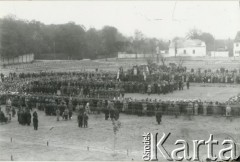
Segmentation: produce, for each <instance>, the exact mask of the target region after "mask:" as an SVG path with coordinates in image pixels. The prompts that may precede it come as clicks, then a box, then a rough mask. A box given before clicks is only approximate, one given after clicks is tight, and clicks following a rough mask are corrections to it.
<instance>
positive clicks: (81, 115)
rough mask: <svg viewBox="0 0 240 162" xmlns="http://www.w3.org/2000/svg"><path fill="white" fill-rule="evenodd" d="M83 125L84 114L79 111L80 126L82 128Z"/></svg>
mask: <svg viewBox="0 0 240 162" xmlns="http://www.w3.org/2000/svg"><path fill="white" fill-rule="evenodd" d="M82 126H83V114H82V113H79V114H78V127H81V128H82Z"/></svg>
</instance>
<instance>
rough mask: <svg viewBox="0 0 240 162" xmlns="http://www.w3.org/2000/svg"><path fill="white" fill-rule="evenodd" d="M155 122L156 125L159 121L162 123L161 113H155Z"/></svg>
mask: <svg viewBox="0 0 240 162" xmlns="http://www.w3.org/2000/svg"><path fill="white" fill-rule="evenodd" d="M156 121H157V123H158V124H160V123H161V121H162V113H161V111H157V112H156Z"/></svg>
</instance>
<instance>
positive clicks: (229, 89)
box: [125, 84, 240, 102]
mask: <svg viewBox="0 0 240 162" xmlns="http://www.w3.org/2000/svg"><path fill="white" fill-rule="evenodd" d="M219 86H220V85H219ZM238 93H240V85H235V86H234V85H225V86H224V87H223V86H222V87H217V86H216V87H215V86H211V84H205V85H204V84H202V86H199V85H198V84H192V86H191V87H190V89H189V90H187V89H186V88H185V89H184V91H174V92H173V93H168V94H166V95H157V94H151V95H150V96H148V95H146V94H137V93H136V94H126V95H125V97H131V98H137V99H145V98H151V99H157V100H159V99H161V100H194V99H200V100H202V101H219V102H225V101H227V100H228V99H229V98H230V97H233V96H236V95H237V94H238Z"/></svg>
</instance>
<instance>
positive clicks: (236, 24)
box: [0, 0, 240, 40]
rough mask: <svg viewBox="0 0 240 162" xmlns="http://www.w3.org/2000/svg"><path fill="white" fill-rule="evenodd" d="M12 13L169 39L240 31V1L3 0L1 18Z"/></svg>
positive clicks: (230, 34)
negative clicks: (195, 31) (194, 31)
mask: <svg viewBox="0 0 240 162" xmlns="http://www.w3.org/2000/svg"><path fill="white" fill-rule="evenodd" d="M10 14H12V15H16V17H17V18H20V19H26V20H33V19H34V20H37V21H41V22H43V23H45V24H63V23H67V22H70V21H73V22H75V23H76V24H81V25H84V26H85V27H86V29H89V28H90V27H95V28H97V29H101V28H102V27H103V26H105V25H110V26H114V27H116V28H117V29H118V30H119V32H121V33H122V34H124V35H125V36H133V35H134V31H136V30H139V31H141V32H142V33H144V35H145V36H147V37H156V38H159V39H166V40H170V39H173V38H174V37H176V36H178V37H185V36H186V34H187V33H188V31H189V30H191V29H193V28H196V29H199V30H201V31H203V32H209V33H211V34H212V35H213V36H214V37H215V38H216V39H228V38H231V39H234V38H235V36H236V33H237V31H240V2H239V1H179V0H178V1H0V18H3V17H4V16H6V15H10Z"/></svg>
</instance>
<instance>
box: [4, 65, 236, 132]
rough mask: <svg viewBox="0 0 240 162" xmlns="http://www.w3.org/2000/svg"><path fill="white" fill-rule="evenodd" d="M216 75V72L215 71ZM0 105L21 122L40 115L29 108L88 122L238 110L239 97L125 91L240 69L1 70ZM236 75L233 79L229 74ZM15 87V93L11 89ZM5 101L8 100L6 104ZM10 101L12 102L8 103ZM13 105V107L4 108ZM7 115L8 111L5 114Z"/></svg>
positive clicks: (167, 89) (210, 79)
mask: <svg viewBox="0 0 240 162" xmlns="http://www.w3.org/2000/svg"><path fill="white" fill-rule="evenodd" d="M213 74H214V75H213ZM0 76H1V80H2V84H1V88H0V90H1V91H2V92H4V93H3V94H2V95H0V102H1V104H7V105H8V106H7V107H6V110H7V115H6V116H5V114H4V113H3V112H2V111H1V112H0V121H1V122H4V121H5V122H6V121H7V120H11V117H14V115H15V114H16V110H15V108H17V109H18V112H17V117H18V122H19V124H21V125H30V124H31V119H34V121H35V122H33V124H34V123H35V124H34V129H35V130H37V124H36V123H38V117H37V112H36V111H35V112H34V113H33V114H32V115H31V111H33V109H35V108H36V109H39V110H42V111H44V112H45V114H46V115H49V116H56V117H57V121H59V120H60V117H62V120H71V119H72V116H73V114H76V115H77V119H78V126H79V127H88V119H89V117H88V115H89V114H91V113H96V114H99V113H104V114H105V120H108V119H109V118H110V119H111V120H113V119H114V120H118V119H119V114H120V113H126V114H132V115H138V116H143V115H147V116H154V115H156V118H157V122H158V123H160V122H161V116H162V115H163V114H164V115H174V116H175V117H178V116H179V115H186V114H187V115H188V116H192V115H226V114H229V111H231V113H230V114H232V115H240V111H239V109H240V107H239V102H233V101H228V102H205V101H200V100H177V101H162V100H151V99H148V98H147V99H145V100H137V99H131V98H124V93H143V94H144V93H147V94H149V95H150V94H167V93H172V92H173V91H176V90H183V89H184V86H185V85H186V87H187V89H189V85H190V84H189V83H190V82H198V83H200V82H204V83H205V82H207V83H235V82H236V83H238V81H239V80H238V79H239V73H238V71H232V72H230V71H226V70H224V71H223V70H220V71H216V72H211V71H204V72H201V71H200V70H198V71H194V70H191V71H190V72H187V69H186V68H181V67H176V66H169V67H166V66H165V67H164V66H156V65H148V66H143V67H141V66H134V67H133V68H132V69H129V70H128V71H127V72H123V69H122V68H120V69H119V71H118V73H117V74H114V73H108V72H98V71H95V72H40V73H20V74H16V73H10V74H9V77H4V75H3V74H1V75H0ZM233 78H234V79H233ZM9 92H16V93H9ZM9 101H10V102H11V103H9ZM9 105H10V106H9ZM9 107H11V111H10V110H9V109H8V108H9ZM9 114H11V115H9Z"/></svg>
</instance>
